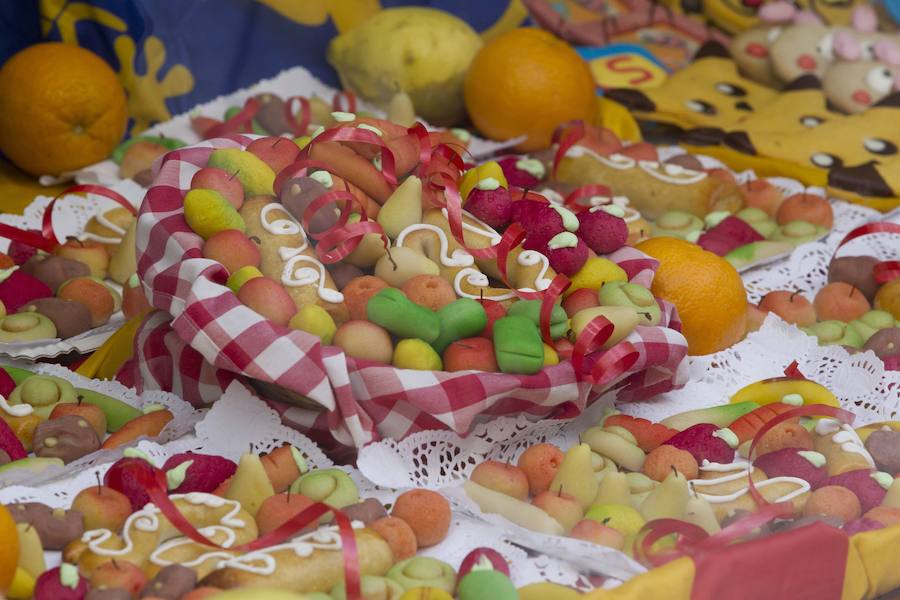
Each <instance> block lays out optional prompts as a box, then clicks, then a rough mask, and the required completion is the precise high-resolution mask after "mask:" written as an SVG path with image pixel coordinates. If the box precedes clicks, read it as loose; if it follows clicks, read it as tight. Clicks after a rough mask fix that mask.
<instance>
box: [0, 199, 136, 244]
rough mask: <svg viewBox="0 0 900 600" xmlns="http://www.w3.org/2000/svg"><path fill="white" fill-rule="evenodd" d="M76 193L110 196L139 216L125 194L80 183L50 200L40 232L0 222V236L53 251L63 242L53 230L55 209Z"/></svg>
mask: <svg viewBox="0 0 900 600" xmlns="http://www.w3.org/2000/svg"><path fill="white" fill-rule="evenodd" d="M74 194H96V195H98V196H103V197H104V198H109V199H110V200H112V201H113V202H115V203H116V204H118V205H119V206H121V207H122V208H125V209H126V210H128V212H130V213H131V214H132V215H134V216H137V209H136V208H135V207H134V206H132V204H131V202H129V201H128V200H127V199H126V198H125V196H122V195H121V194H119V193H117V192H114V191H113V190H111V189H109V188H106V187H103V186H102V185H92V184H79V185H73V186H70V187H68V188H66V189H64V190H63V191H61V192H60V193H59V194H57V195H56V197H55V198H53V200H51V201H50V204H48V205H47V208H46V209H44V215H43V217H42V218H41V233H40V234H37V233H34V232H33V231H27V230H25V229H19V228H18V227H13V226H11V225H6V224H3V223H0V236H2V237H5V238H6V239H8V240H12V241H14V242H20V243H22V244H25V245H27V246H31V247H32V248H37V249H39V250H43V251H45V252H53V250H54V249H55V248H56V247H57V246H59V245H61V244H62V243H63V242H62V241H60V240H59V238H58V237H57V236H56V233H55V232H54V231H53V209H54V208H55V207H56V203H57V202H59V201H60V200H62V199H64V198H66V197H68V196H70V195H74Z"/></svg>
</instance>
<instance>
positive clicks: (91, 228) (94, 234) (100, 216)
mask: <svg viewBox="0 0 900 600" xmlns="http://www.w3.org/2000/svg"><path fill="white" fill-rule="evenodd" d="M132 221H134V215H133V214H131V211H129V210H127V209H126V208H124V207H121V206H117V207H116V208H113V209H110V210H107V211H105V212H102V213H97V214H96V215H94V217H93V218H92V219H91V220H90V221H88V223H87V225H85V227H84V233H83V234H82V235H81V239H84V240H91V241H94V242H99V243H101V244H103V245H104V246H106V250H107V252H109V253H110V255H111V254H112V253H113V250H114V249H116V248H118V246H119V244H121V243H122V239H123V238H124V237H125V233H126V231H127V230H128V226H129V225H131V222H132Z"/></svg>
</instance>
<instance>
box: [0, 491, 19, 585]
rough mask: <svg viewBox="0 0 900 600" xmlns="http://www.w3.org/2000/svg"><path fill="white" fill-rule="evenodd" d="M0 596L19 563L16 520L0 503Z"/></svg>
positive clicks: (10, 580) (10, 581)
mask: <svg viewBox="0 0 900 600" xmlns="http://www.w3.org/2000/svg"><path fill="white" fill-rule="evenodd" d="M0 540H2V543H0V596H2V595H3V594H5V593H6V590H8V589H9V584H10V583H12V580H13V577H14V576H15V574H16V566H17V565H18V564H19V534H18V532H17V531H16V522H15V521H14V520H13V518H12V515H11V514H9V511H8V510H6V507H5V506H3V505H2V504H0Z"/></svg>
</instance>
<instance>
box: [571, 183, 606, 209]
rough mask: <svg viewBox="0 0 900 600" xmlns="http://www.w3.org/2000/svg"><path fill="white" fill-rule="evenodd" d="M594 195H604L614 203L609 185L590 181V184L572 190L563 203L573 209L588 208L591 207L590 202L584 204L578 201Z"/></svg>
mask: <svg viewBox="0 0 900 600" xmlns="http://www.w3.org/2000/svg"><path fill="white" fill-rule="evenodd" d="M594 196H602V197H604V198H609V200H610V203H612V190H611V189H609V188H608V187H607V186H605V185H602V184H600V183H590V184H588V185H583V186H581V187H579V188H577V189H575V190H572V191H571V192H570V193H569V194H568V195H567V196H566V198H565V200H563V204H564V205H565V206H566V207H567V208H570V209H573V210H576V211H578V210H588V209H590V208H591V206H590V205H589V204H582V203H580V202H578V201H579V200H581V199H582V198H592V197H594Z"/></svg>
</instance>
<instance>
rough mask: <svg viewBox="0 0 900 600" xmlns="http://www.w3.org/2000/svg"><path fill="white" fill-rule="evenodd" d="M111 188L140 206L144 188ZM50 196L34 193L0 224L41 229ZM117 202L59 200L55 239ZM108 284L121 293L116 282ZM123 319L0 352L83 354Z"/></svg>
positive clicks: (1, 347) (32, 356) (30, 356)
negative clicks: (78, 332)
mask: <svg viewBox="0 0 900 600" xmlns="http://www.w3.org/2000/svg"><path fill="white" fill-rule="evenodd" d="M113 189H114V190H115V191H117V192H118V193H120V194H121V195H122V196H124V197H125V198H127V199H128V200H129V201H130V202H131V203H132V204H133V205H134V206H138V205H140V202H141V200H142V199H143V197H144V190H143V188H141V187H140V186H138V185H137V184H136V183H134V182H133V181H121V182H118V183H117V184H116V185H114V186H113ZM52 201H53V198H52V197H50V196H38V197H36V198H35V199H34V200H32V201H31V204H29V205H28V206H26V207H25V210H24V211H23V213H22V214H21V215H14V214H9V213H2V214H0V223H4V224H6V225H11V226H13V227H18V228H19V229H36V230H40V229H41V224H42V222H43V218H44V211H45V210H46V209H47V206H49V204H50V202H52ZM116 206H117V204H116V203H115V202H113V201H112V200H109V199H108V198H104V197H103V196H98V195H96V194H86V195H84V196H82V195H76V194H71V195H69V196H66V197H65V198H64V199H61V200H60V201H59V202H57V203H56V205H55V206H54V208H53V231H54V232H56V236H57V238H59V239H65V238H67V237H69V236H78V235H80V234H81V233H83V232H84V228H85V226H86V225H87V223H88V221H90V220H91V218H93V217H94V215H96V214H98V213H100V212H101V211H105V210H109V209H111V208H114V207H116ZM8 248H9V240H7V239H5V238H0V251H5V250H7V249H8ZM107 283H110V285H111V286H112V287H114V288H116V290H117V291H119V292H121V288H120V287H119V286H118V284H115V283H112V282H107ZM124 322H125V316H124V315H123V314H122V312H121V311H119V312H117V313H115V314H114V315H112V316H111V317H110V319H109V322H108V323H106V324H105V325H101V326H100V327H95V328H94V329H91V330H89V331H85V332H84V333H81V334H79V335H77V336H74V337H71V338H69V339H67V340H60V339H59V338H57V339H53V340H36V341H33V342H12V343H6V344H0V355H4V356H9V357H10V358H21V359H27V360H37V359H39V358H54V357H56V356H60V355H62V354H68V353H69V352H79V353H82V354H83V353H87V352H92V351H94V350H96V349H97V348H99V347H100V346H101V345H102V344H103V342H105V341H106V340H107V339H109V337H110V336H111V335H112V334H113V333H115V331H116V330H117V329H118V328H119V327H121V326H122V324H123V323H124Z"/></svg>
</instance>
